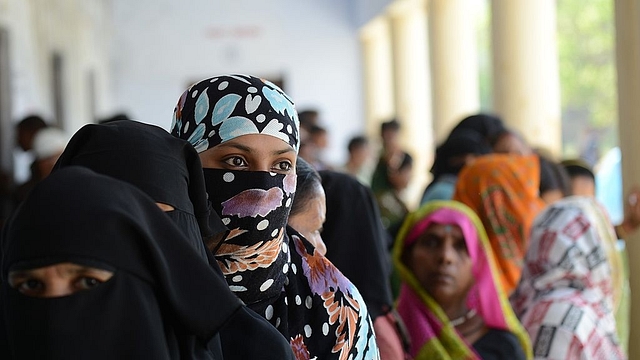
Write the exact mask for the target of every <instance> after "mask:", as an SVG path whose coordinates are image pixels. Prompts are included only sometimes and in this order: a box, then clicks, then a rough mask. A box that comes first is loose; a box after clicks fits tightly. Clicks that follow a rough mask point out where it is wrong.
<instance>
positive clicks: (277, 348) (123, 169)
mask: <svg viewBox="0 0 640 360" xmlns="http://www.w3.org/2000/svg"><path fill="white" fill-rule="evenodd" d="M69 165H80V166H85V167H88V168H90V169H92V170H94V171H96V172H99V173H101V174H104V175H108V176H112V177H115V178H117V179H120V180H123V181H126V182H128V183H130V184H132V185H135V186H136V187H138V188H139V189H140V190H142V191H144V192H145V193H146V194H147V195H149V196H151V198H152V199H153V200H154V201H155V202H156V204H158V206H159V207H161V208H162V209H163V210H165V213H166V214H167V215H168V216H169V217H170V218H171V219H172V220H173V222H174V223H175V224H176V225H178V227H179V228H180V229H181V230H183V231H184V232H185V235H187V239H188V240H189V243H190V244H191V245H192V246H193V247H194V248H195V249H196V251H197V252H198V254H199V255H200V256H201V257H202V258H204V259H206V260H207V261H208V262H209V264H210V265H211V267H212V269H214V271H216V273H217V274H218V275H219V277H220V279H223V277H222V273H221V271H220V268H219V267H218V264H217V263H216V262H215V259H214V258H213V254H212V253H211V252H210V251H209V250H207V249H206V248H205V244H206V246H207V247H208V248H215V246H216V242H217V241H218V239H220V237H221V236H224V235H225V234H226V233H227V232H228V230H227V228H226V226H224V224H223V223H222V221H221V220H220V218H219V217H218V215H217V213H216V212H215V211H210V204H208V201H207V194H206V189H205V185H204V178H203V175H202V165H201V163H200V159H199V157H198V154H197V153H196V151H195V150H194V149H193V147H192V146H191V145H190V144H189V143H188V142H187V141H184V140H181V139H178V138H175V137H173V136H171V135H170V134H169V133H168V132H166V131H165V130H164V129H162V128H160V127H158V126H155V125H149V124H143V123H140V122H137V121H126V120H124V121H112V122H109V123H106V124H100V125H86V126H84V127H83V128H81V129H80V130H78V132H76V134H75V135H74V136H73V138H72V139H71V141H70V142H69V145H68V146H67V148H66V149H65V151H64V153H63V154H62V156H61V157H60V159H59V160H58V163H57V164H56V168H57V169H59V168H64V167H66V166H69ZM203 240H204V242H203ZM217 291H224V292H227V293H228V292H230V291H229V289H228V288H226V289H217ZM212 307H214V305H212ZM247 337H251V338H253V339H254V340H253V341H252V346H246V344H244V343H242V342H243V341H245V340H246V338H247ZM220 339H221V342H222V343H221V344H220V345H216V341H215V340H212V341H210V342H209V348H210V350H211V351H212V353H213V354H216V355H214V357H216V358H219V357H222V356H224V359H227V360H228V359H246V358H253V357H256V356H260V357H262V358H265V359H267V358H268V359H286V358H290V357H292V353H291V349H290V347H289V346H288V344H287V342H286V340H285V339H284V338H283V337H282V336H281V335H280V333H278V332H277V331H276V330H275V329H273V327H272V326H271V325H270V324H268V323H267V322H266V321H265V320H264V319H263V318H262V317H260V316H258V315H257V314H256V313H255V312H253V311H251V310H249V309H248V308H246V307H242V308H241V309H240V311H238V312H237V313H236V314H235V315H234V316H233V317H232V318H231V319H230V320H229V321H228V322H227V323H226V324H225V326H224V328H223V329H222V330H221V332H220ZM221 352H222V353H223V355H220V353H221ZM265 354H268V355H265ZM265 356H267V357H265Z"/></svg>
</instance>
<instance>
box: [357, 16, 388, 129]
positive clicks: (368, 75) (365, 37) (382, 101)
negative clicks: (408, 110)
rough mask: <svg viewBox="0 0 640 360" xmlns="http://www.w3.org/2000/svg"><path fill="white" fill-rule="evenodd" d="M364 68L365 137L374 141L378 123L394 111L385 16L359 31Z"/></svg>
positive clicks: (386, 118)
mask: <svg viewBox="0 0 640 360" xmlns="http://www.w3.org/2000/svg"><path fill="white" fill-rule="evenodd" d="M360 42H361V46H362V61H363V68H364V76H363V79H364V99H365V116H366V124H367V129H366V132H367V136H369V138H370V139H371V140H374V141H377V140H378V139H379V138H380V124H381V123H382V122H384V121H387V120H389V119H391V118H392V117H393V116H394V114H395V105H394V98H393V97H394V95H393V93H394V84H393V58H392V57H393V54H392V50H391V32H390V28H389V23H388V21H387V19H386V18H385V17H384V16H381V17H378V18H376V19H374V20H372V21H371V22H370V23H368V24H367V25H366V26H365V27H364V28H363V29H362V30H361V32H360Z"/></svg>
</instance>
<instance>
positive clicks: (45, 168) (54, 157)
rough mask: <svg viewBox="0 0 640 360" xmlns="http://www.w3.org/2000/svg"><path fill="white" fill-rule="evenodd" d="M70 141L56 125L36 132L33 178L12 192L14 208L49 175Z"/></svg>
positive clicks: (33, 140)
mask: <svg viewBox="0 0 640 360" xmlns="http://www.w3.org/2000/svg"><path fill="white" fill-rule="evenodd" d="M68 141H69V136H68V135H67V134H66V133H65V132H64V131H62V130H60V129H58V128H55V127H46V128H42V129H41V130H39V131H38V132H37V133H36V134H35V136H34V137H33V139H32V141H31V145H30V146H31V152H32V153H33V155H34V160H33V163H32V164H31V172H32V173H31V178H30V179H29V180H28V181H27V182H25V183H23V184H21V185H20V186H18V187H17V188H16V189H15V190H14V192H13V194H12V202H13V206H14V208H15V207H17V206H18V205H19V204H20V203H21V202H22V201H23V200H24V199H25V197H26V196H27V194H28V193H29V192H30V191H31V189H33V187H34V186H35V185H36V184H37V183H39V182H40V181H42V180H43V179H45V178H46V177H47V176H49V174H50V173H51V170H52V169H53V166H54V165H55V163H56V161H58V158H59V157H60V154H62V152H63V151H64V148H65V146H67V142H68Z"/></svg>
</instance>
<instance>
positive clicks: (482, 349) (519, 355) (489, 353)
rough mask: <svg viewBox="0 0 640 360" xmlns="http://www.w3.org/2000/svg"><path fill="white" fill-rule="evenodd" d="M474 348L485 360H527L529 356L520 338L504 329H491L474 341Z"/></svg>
mask: <svg viewBox="0 0 640 360" xmlns="http://www.w3.org/2000/svg"><path fill="white" fill-rule="evenodd" d="M473 348H474V349H475V350H476V352H477V353H478V355H480V358H481V359H483V360H526V358H527V357H526V356H525V354H524V350H523V349H522V345H520V341H518V338H517V337H516V336H515V335H514V334H512V333H510V332H508V331H503V330H495V329H490V330H489V331H488V332H487V333H486V334H484V336H482V337H481V338H480V339H478V341H476V342H475V343H473Z"/></svg>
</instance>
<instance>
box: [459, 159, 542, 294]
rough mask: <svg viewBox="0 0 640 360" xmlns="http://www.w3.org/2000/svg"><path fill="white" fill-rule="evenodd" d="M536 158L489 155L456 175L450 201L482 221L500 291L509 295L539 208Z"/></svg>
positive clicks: (516, 280)
mask: <svg viewBox="0 0 640 360" xmlns="http://www.w3.org/2000/svg"><path fill="white" fill-rule="evenodd" d="M539 184H540V163H539V160H538V157H537V156H536V155H525V156H522V155H515V154H492V155H487V156H483V157H480V158H478V160H476V161H475V162H474V163H473V164H470V165H468V166H465V167H464V168H463V169H462V171H461V172H460V175H459V178H458V182H457V184H456V190H455V193H454V195H453V200H457V201H460V202H462V203H464V204H465V205H467V206H469V207H470V208H471V209H472V210H473V211H474V212H475V213H476V214H477V215H478V217H480V219H481V220H482V224H483V225H484V227H485V229H486V231H487V235H488V236H489V242H490V243H491V248H492V249H493V252H494V254H495V257H496V260H497V263H498V267H499V273H500V274H499V277H500V281H501V283H502V287H503V289H504V290H505V292H506V293H507V294H511V293H512V292H513V290H514V289H515V287H516V286H517V285H518V281H519V280H520V272H521V269H522V260H523V258H524V254H525V253H526V252H527V247H528V244H529V230H530V228H531V224H532V223H533V219H534V218H535V216H536V215H537V214H538V212H540V210H542V208H543V207H544V202H543V201H542V200H541V199H540V197H539V196H538V188H539Z"/></svg>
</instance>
